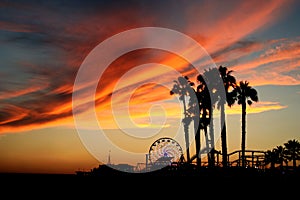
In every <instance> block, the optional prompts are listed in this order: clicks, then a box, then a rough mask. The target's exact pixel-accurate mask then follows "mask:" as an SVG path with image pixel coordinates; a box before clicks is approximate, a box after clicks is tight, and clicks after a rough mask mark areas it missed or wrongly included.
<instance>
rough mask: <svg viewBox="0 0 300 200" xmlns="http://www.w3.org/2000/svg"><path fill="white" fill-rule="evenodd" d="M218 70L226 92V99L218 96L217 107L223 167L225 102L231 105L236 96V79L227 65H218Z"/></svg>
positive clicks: (225, 133) (225, 157) (225, 145)
mask: <svg viewBox="0 0 300 200" xmlns="http://www.w3.org/2000/svg"><path fill="white" fill-rule="evenodd" d="M219 72H220V75H221V77H222V80H223V83H224V88H225V93H226V99H224V98H220V100H219V102H218V109H220V110H221V113H220V115H221V128H222V130H221V144H222V165H223V167H227V165H228V161H227V131H226V119H225V104H226V102H227V105H228V106H229V107H231V106H232V105H233V104H234V102H235V100H236V98H237V93H236V91H235V90H234V88H235V87H236V79H235V77H234V76H232V75H231V73H232V72H233V71H232V70H228V69H227V67H223V66H219Z"/></svg>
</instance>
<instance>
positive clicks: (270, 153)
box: [264, 149, 278, 170]
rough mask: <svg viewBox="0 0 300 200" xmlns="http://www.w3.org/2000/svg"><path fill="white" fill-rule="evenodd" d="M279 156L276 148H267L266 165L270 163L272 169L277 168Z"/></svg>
mask: <svg viewBox="0 0 300 200" xmlns="http://www.w3.org/2000/svg"><path fill="white" fill-rule="evenodd" d="M277 160H278V157H277V153H276V151H274V149H272V150H267V151H266V153H265V158H264V162H265V165H268V164H270V169H272V170H273V169H275V164H276V163H277Z"/></svg>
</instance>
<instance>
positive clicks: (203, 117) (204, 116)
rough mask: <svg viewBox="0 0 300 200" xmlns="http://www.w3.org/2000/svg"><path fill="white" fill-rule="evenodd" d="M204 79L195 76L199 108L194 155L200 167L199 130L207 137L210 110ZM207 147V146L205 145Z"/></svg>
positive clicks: (196, 117)
mask: <svg viewBox="0 0 300 200" xmlns="http://www.w3.org/2000/svg"><path fill="white" fill-rule="evenodd" d="M204 79H205V77H204V75H202V74H199V75H198V76H197V81H198V82H199V85H198V86H197V90H196V96H197V102H198V106H199V111H198V115H195V120H194V124H195V126H196V127H195V128H197V129H195V131H196V138H195V141H196V155H197V165H200V163H201V155H200V149H201V140H200V138H201V136H200V130H203V131H204V135H205V137H207V126H208V125H209V121H210V118H209V117H210V115H209V113H210V110H211V109H210V108H211V101H210V95H209V90H208V87H207V85H206V82H205V80H204ZM206 142H207V140H206ZM207 146H208V144H207Z"/></svg>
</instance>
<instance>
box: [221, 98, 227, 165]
mask: <svg viewBox="0 0 300 200" xmlns="http://www.w3.org/2000/svg"><path fill="white" fill-rule="evenodd" d="M224 107H225V106H224V104H221V128H222V132H221V142H222V165H223V167H227V166H228V164H227V136H226V135H227V133H226V122H225V108H224Z"/></svg>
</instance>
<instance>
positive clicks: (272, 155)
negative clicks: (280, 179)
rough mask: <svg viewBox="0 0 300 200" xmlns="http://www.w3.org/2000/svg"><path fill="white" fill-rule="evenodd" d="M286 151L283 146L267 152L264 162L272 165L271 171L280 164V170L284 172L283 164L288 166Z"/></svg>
mask: <svg viewBox="0 0 300 200" xmlns="http://www.w3.org/2000/svg"><path fill="white" fill-rule="evenodd" d="M285 154H286V149H285V147H283V146H281V145H280V146H277V147H276V148H273V149H272V150H268V151H266V154H265V159H264V162H265V164H266V165H268V164H271V166H270V169H275V165H276V164H279V167H280V170H283V163H286V164H287V159H286V155H285Z"/></svg>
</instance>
